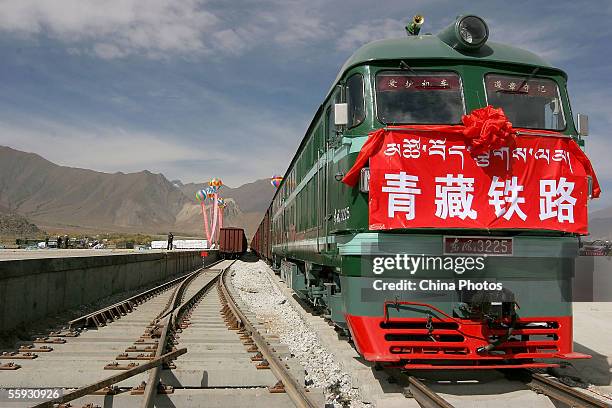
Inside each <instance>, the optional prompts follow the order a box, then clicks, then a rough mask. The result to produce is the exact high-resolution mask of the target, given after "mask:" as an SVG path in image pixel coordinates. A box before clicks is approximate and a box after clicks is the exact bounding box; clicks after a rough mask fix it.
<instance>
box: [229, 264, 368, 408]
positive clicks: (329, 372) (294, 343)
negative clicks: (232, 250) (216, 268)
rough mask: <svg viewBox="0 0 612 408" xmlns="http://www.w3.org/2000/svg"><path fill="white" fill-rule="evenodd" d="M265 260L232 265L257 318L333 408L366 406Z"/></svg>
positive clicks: (240, 290) (234, 281) (237, 284)
mask: <svg viewBox="0 0 612 408" xmlns="http://www.w3.org/2000/svg"><path fill="white" fill-rule="evenodd" d="M267 268H268V266H267V265H266V264H265V263H264V262H263V261H261V260H260V261H257V262H243V261H237V262H236V263H234V265H233V266H232V267H231V271H232V272H233V276H232V284H233V286H234V287H235V288H236V290H237V292H238V293H239V295H240V297H241V299H242V301H243V302H244V303H245V304H246V305H247V306H248V307H249V308H250V310H251V311H252V312H253V313H255V315H256V316H257V318H259V319H262V320H264V321H266V322H267V324H268V325H269V327H270V330H271V331H272V332H273V333H274V334H276V335H277V336H278V337H279V339H280V341H281V342H282V343H283V344H286V345H287V347H288V348H289V350H290V351H291V354H293V355H294V356H295V357H296V358H297V359H298V360H299V362H300V364H301V365H302V366H303V367H304V368H305V370H306V385H307V387H310V388H322V389H324V390H325V398H326V403H327V404H331V405H333V406H334V407H365V406H370V405H368V404H364V403H363V402H362V401H361V399H360V397H359V392H358V390H357V389H356V388H354V387H353V385H352V384H351V378H350V376H349V374H348V373H346V372H344V371H342V369H341V367H340V365H339V364H338V362H337V361H335V358H334V355H333V354H332V353H330V352H329V351H328V350H326V349H325V347H324V346H323V345H322V344H321V341H320V340H319V338H318V336H317V333H316V331H315V330H314V329H313V328H312V327H310V325H309V324H308V323H307V322H305V321H304V320H303V319H302V318H301V317H300V315H299V314H298V313H297V312H296V311H295V310H294V309H293V307H292V306H291V304H290V303H289V302H287V298H286V297H285V295H284V294H283V293H281V291H280V290H279V289H278V287H277V286H276V284H275V283H274V282H272V280H271V279H270V276H269V275H268V273H267Z"/></svg>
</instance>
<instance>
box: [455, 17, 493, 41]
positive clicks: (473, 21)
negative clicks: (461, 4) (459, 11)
mask: <svg viewBox="0 0 612 408" xmlns="http://www.w3.org/2000/svg"><path fill="white" fill-rule="evenodd" d="M459 35H460V36H461V38H462V39H463V41H465V42H466V43H468V44H470V45H473V46H476V47H478V46H480V45H481V44H483V43H484V42H485V41H486V40H487V38H488V37H489V29H488V28H487V25H486V24H485V22H484V21H483V20H482V19H481V18H480V17H476V16H467V17H463V18H462V19H460V20H459Z"/></svg>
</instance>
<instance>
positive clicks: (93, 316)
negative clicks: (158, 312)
mask: <svg viewBox="0 0 612 408" xmlns="http://www.w3.org/2000/svg"><path fill="white" fill-rule="evenodd" d="M219 262H222V260H219V261H217V262H214V263H212V264H210V265H207V266H205V267H203V268H200V269H198V270H196V271H194V272H190V273H187V274H185V275H183V276H181V277H178V278H176V279H173V280H171V281H168V282H164V283H162V284H161V285H158V286H156V287H154V288H151V289H147V290H145V291H143V292H141V293H138V294H136V295H134V296H131V297H129V298H127V299H124V300H122V301H120V302H117V303H115V304H112V305H110V306H105V307H103V308H101V309H98V310H96V311H94V312H91V313H88V314H86V315H83V316H80V317H77V318H76V319H73V320H70V321H69V322H68V328H69V329H73V328H75V327H85V326H87V325H88V324H89V323H90V322H93V323H94V324H95V325H96V326H97V327H100V326H104V325H105V324H106V323H107V321H108V318H111V320H112V321H115V320H117V319H119V318H121V316H122V315H124V314H127V313H129V312H131V311H133V310H134V307H135V306H136V305H138V304H142V303H144V302H145V301H146V300H148V299H150V298H151V297H153V296H154V295H156V294H158V293H161V292H164V291H166V290H168V289H169V288H171V287H172V286H174V285H176V284H177V283H179V282H180V281H182V280H185V279H187V278H188V277H189V276H191V275H193V274H195V273H197V272H199V271H201V270H202V269H206V268H210V267H212V266H214V265H216V264H218V263H219Z"/></svg>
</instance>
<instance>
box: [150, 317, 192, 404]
mask: <svg viewBox="0 0 612 408" xmlns="http://www.w3.org/2000/svg"><path fill="white" fill-rule="evenodd" d="M171 319H172V315H170V316H168V317H166V318H164V320H163V322H164V327H163V330H162V333H161V336H160V342H159V344H158V346H157V350H155V358H159V357H160V356H161V355H163V353H164V351H165V350H166V347H167V339H168V332H169V329H168V328H169V327H170V322H171ZM185 350H186V349H185ZM160 371H161V366H159V365H158V366H156V367H155V368H153V369H152V370H151V371H150V372H149V378H148V379H147V385H146V386H145V390H144V399H143V403H142V406H143V407H152V406H153V401H154V399H155V395H156V394H157V393H156V391H157V383H158V381H159V375H160Z"/></svg>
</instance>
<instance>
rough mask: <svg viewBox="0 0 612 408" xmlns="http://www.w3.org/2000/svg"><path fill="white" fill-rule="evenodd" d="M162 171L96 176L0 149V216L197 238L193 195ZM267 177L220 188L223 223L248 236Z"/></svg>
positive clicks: (266, 192)
mask: <svg viewBox="0 0 612 408" xmlns="http://www.w3.org/2000/svg"><path fill="white" fill-rule="evenodd" d="M206 185H207V184H206V183H200V184H194V183H190V184H183V183H181V182H180V181H178V180H175V181H169V180H168V179H166V177H164V176H163V175H162V174H154V173H151V172H149V171H146V170H145V171H141V172H138V173H127V174H126V173H121V172H117V173H112V174H110V173H102V172H98V171H93V170H86V169H80V168H73V167H66V166H60V165H57V164H55V163H52V162H50V161H48V160H46V159H44V158H43V157H41V156H39V155H37V154H34V153H26V152H21V151H18V150H15V149H11V148H9V147H4V146H0V213H16V214H19V215H21V216H24V217H27V219H28V220H29V221H30V222H33V223H35V224H36V225H37V226H39V227H40V228H42V229H44V230H47V231H67V232H80V233H91V232H126V233H127V232H142V233H149V234H166V233H167V232H168V231H172V232H173V233H174V234H175V235H189V236H202V235H203V232H202V215H201V210H200V206H199V204H198V203H197V202H196V201H195V197H194V194H195V192H196V191H197V190H198V189H200V188H203V187H204V186H206ZM274 191H275V189H274V187H273V186H272V185H271V184H270V182H269V180H267V179H262V180H257V181H254V182H252V183H248V184H244V185H242V186H240V187H236V188H230V187H227V186H224V187H223V188H222V189H221V191H220V195H221V196H222V197H224V198H225V200H226V203H227V208H226V210H225V215H226V216H225V218H224V225H226V226H240V227H243V228H245V230H246V232H247V235H249V236H250V235H252V234H253V233H254V231H255V230H256V228H257V225H258V224H259V222H260V221H261V218H262V217H263V213H264V212H265V210H266V208H267V206H268V205H269V203H270V200H271V199H272V196H273V194H274Z"/></svg>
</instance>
